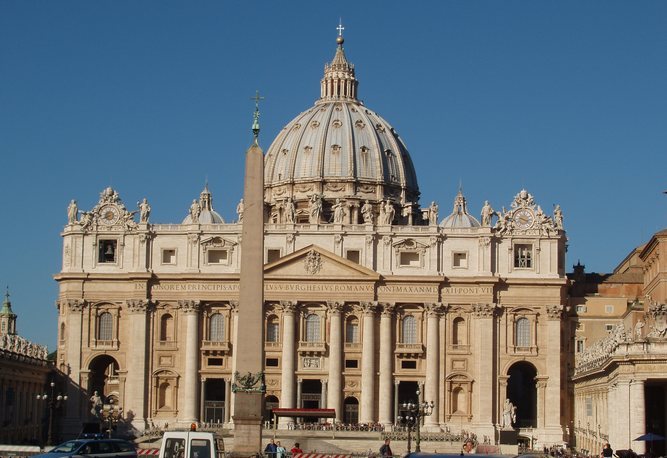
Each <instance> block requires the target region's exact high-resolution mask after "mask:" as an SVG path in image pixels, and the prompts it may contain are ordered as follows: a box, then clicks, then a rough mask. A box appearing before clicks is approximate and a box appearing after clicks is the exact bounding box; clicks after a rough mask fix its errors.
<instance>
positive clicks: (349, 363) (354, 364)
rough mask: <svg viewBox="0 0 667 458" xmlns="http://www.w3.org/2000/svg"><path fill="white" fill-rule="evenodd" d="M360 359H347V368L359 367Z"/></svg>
mask: <svg viewBox="0 0 667 458" xmlns="http://www.w3.org/2000/svg"><path fill="white" fill-rule="evenodd" d="M358 368H359V360H358V359H346V360H345V369H358Z"/></svg>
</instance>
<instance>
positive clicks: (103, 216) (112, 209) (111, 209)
mask: <svg viewBox="0 0 667 458" xmlns="http://www.w3.org/2000/svg"><path fill="white" fill-rule="evenodd" d="M119 218H120V212H119V211H118V208H117V207H116V206H115V205H105V206H103V207H102V208H100V223H102V224H104V225H106V226H112V225H114V224H116V223H117V222H118V219H119Z"/></svg>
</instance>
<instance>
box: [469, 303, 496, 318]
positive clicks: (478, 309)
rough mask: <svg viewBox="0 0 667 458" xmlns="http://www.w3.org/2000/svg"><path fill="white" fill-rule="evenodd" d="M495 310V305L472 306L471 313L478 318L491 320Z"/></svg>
mask: <svg viewBox="0 0 667 458" xmlns="http://www.w3.org/2000/svg"><path fill="white" fill-rule="evenodd" d="M497 308H498V307H497V305H496V304H473V306H472V312H473V313H474V314H475V316H477V317H480V318H492V317H493V316H494V315H495V313H496V309H497Z"/></svg>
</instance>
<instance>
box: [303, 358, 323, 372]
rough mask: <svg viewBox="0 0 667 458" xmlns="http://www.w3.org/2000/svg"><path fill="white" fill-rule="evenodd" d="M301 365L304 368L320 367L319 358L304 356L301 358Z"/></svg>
mask: <svg viewBox="0 0 667 458" xmlns="http://www.w3.org/2000/svg"><path fill="white" fill-rule="evenodd" d="M301 366H302V367H303V368H304V369H319V368H320V358H314V357H310V356H304V357H303V359H302V360H301Z"/></svg>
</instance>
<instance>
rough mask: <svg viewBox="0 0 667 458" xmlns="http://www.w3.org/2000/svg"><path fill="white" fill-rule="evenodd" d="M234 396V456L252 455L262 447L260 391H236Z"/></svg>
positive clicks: (232, 454)
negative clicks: (259, 413)
mask: <svg viewBox="0 0 667 458" xmlns="http://www.w3.org/2000/svg"><path fill="white" fill-rule="evenodd" d="M234 396H235V397H236V399H235V402H234V416H233V419H234V449H233V450H232V453H231V456H232V457H234V458H242V457H251V456H252V457H254V456H257V454H261V452H262V450H263V447H262V417H261V415H258V412H261V411H262V393H255V392H250V393H247V392H242V391H237V392H236V393H235V394H234Z"/></svg>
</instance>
